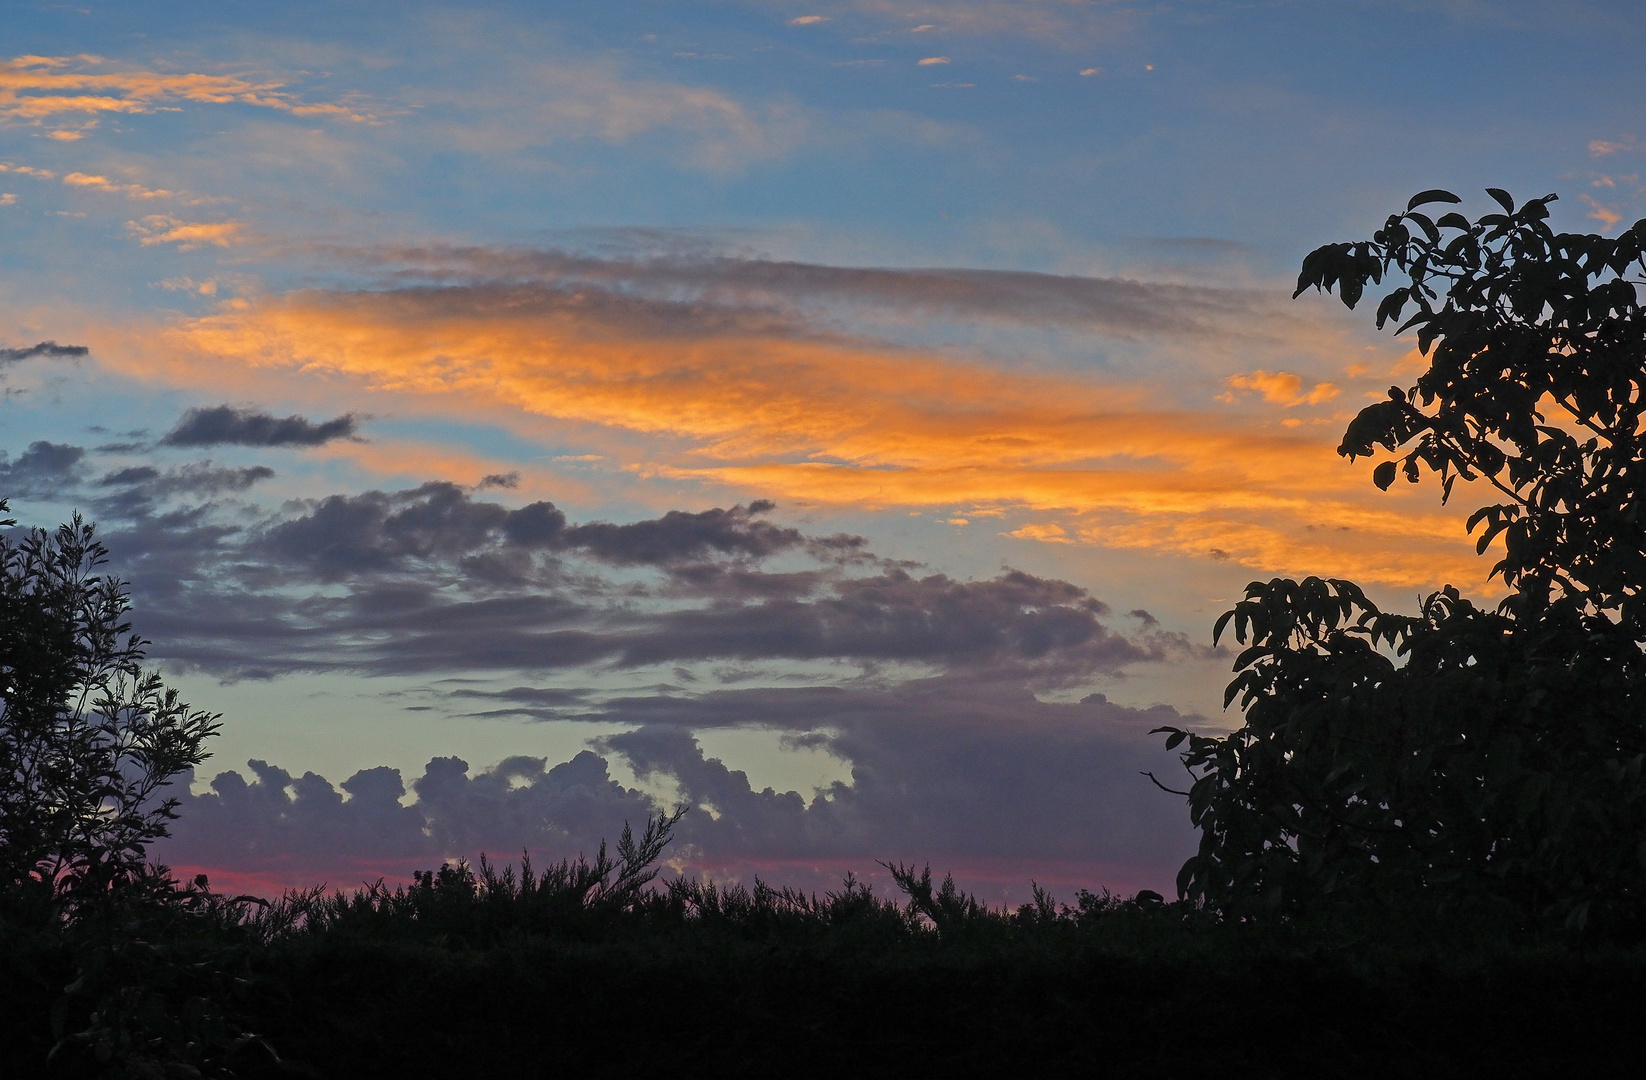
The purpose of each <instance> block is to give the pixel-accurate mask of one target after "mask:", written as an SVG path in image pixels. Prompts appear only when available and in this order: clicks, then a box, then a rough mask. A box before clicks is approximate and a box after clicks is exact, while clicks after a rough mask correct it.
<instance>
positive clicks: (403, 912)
mask: <svg viewBox="0 0 1646 1080" xmlns="http://www.w3.org/2000/svg"><path fill="white" fill-rule="evenodd" d="M667 830H668V823H667V822H658V821H654V822H652V823H651V824H650V827H649V828H648V830H647V831H646V833H645V835H644V836H643V837H642V838H640V839H639V840H634V841H631V842H630V843H629V844H624V845H620V850H619V857H618V858H616V859H607V858H605V857H604V852H602V853H600V855H599V856H597V857H596V859H595V860H594V861H593V862H589V861H585V860H582V859H578V860H575V861H568V862H563V863H559V864H555V865H551V866H549V867H548V868H547V869H546V870H544V871H542V872H537V871H534V870H533V869H532V868H531V867H530V865H529V863H523V864H522V865H521V866H520V867H519V868H516V867H513V866H508V867H504V868H502V869H498V868H497V867H495V866H493V865H491V864H490V863H488V862H482V863H481V864H480V866H479V867H478V869H477V870H475V869H471V868H470V867H468V866H466V865H462V864H458V865H448V866H444V867H441V868H440V869H438V870H435V871H433V872H430V873H426V874H419V875H418V876H417V879H416V881H415V882H414V883H413V884H411V885H409V886H402V887H397V888H392V889H391V888H386V887H383V886H381V885H379V886H375V887H370V888H365V889H360V890H355V891H353V892H338V893H331V894H326V893H323V892H321V891H319V890H314V891H310V892H300V893H291V894H288V895H287V896H286V897H284V898H282V899H280V900H278V901H273V902H267V901H254V900H250V899H247V898H238V899H237V898H228V897H224V896H221V895H218V894H215V893H213V892H211V891H210V890H209V889H206V888H205V887H204V883H203V882H197V883H191V884H188V885H179V884H176V883H168V882H166V881H165V880H164V879H163V878H158V877H151V878H149V879H147V881H146V882H139V883H136V884H134V886H133V887H132V888H131V890H130V891H128V892H127V893H126V894H124V895H123V896H122V897H121V898H119V899H118V900H113V901H110V902H108V903H106V904H104V905H103V907H102V909H101V910H100V911H99V912H98V914H97V915H96V916H95V917H87V918H84V919H82V920H79V921H77V922H75V923H74V924H72V925H71V926H69V927H68V928H67V929H66V930H65V928H64V927H63V926H62V925H61V924H60V923H57V922H53V921H51V920H49V919H48V918H45V917H44V916H45V915H46V913H45V912H42V911H35V912H33V913H32V917H30V913H27V912H22V911H19V910H17V909H16V908H11V909H8V910H7V911H6V912H5V915H4V917H3V918H0V957H3V958H4V959H3V960H0V963H3V964H4V965H5V970H4V972H3V979H0V986H3V987H4V990H3V991H0V993H3V1000H0V1017H3V1018H4V1020H3V1024H4V1030H0V1045H3V1046H4V1047H6V1048H7V1049H6V1050H5V1051H4V1054H5V1056H6V1058H7V1059H8V1061H9V1068H8V1069H7V1070H6V1071H7V1073H8V1074H26V1075H39V1076H64V1077H74V1076H179V1077H181V1076H198V1075H218V1076H229V1075H237V1076H245V1077H279V1076H291V1077H305V1076H306V1077H395V1078H406V1077H425V1076H427V1077H435V1076H440V1077H445V1076H453V1075H487V1076H497V1077H546V1076H558V1075H581V1076H634V1075H640V1074H643V1073H649V1072H656V1071H666V1072H668V1073H669V1074H672V1075H679V1076H706V1075H714V1076H769V1075H777V1076H794V1077H811V1076H818V1077H822V1076H829V1077H833V1076H841V1075H860V1076H908V1075H917V1076H926V1075H956V1076H1019V1075H1031V1074H1044V1075H1050V1076H1061V1075H1076V1074H1079V1075H1125V1076H1132V1075H1142V1074H1148V1075H1161V1076H1185V1077H1198V1076H1206V1077H1212V1076H1217V1077H1227V1076H1230V1075H1252V1076H1274V1077H1287V1076H1297V1077H1318V1076H1322V1075H1346V1076H1347V1075H1353V1076H1367V1075H1380V1076H1382V1075H1387V1076H1394V1077H1399V1076H1461V1075H1471V1076H1478V1075H1488V1074H1489V1075H1494V1076H1505V1077H1509V1076H1540V1077H1552V1076H1578V1075H1582V1076H1594V1075H1612V1074H1620V1073H1622V1072H1623V1071H1624V1070H1625V1068H1628V1067H1631V1066H1632V1065H1633V1062H1634V1058H1635V1056H1636V1055H1635V1054H1634V1052H1633V1050H1632V1049H1630V1046H1631V1044H1632V1040H1630V1039H1625V1038H1622V1037H1620V1036H1621V1035H1622V1033H1625V1032H1628V1031H1630V1030H1632V1025H1633V1021H1634V1019H1635V1012H1636V1011H1637V1002H1638V1000H1639V997H1638V995H1639V992H1640V990H1641V989H1642V988H1643V987H1646V951H1643V950H1642V949H1641V948H1639V947H1627V946H1616V945H1612V946H1597V947H1591V948H1586V949H1585V948H1573V947H1572V943H1571V942H1570V941H1569V940H1567V939H1563V938H1559V937H1555V938H1550V937H1540V936H1536V935H1527V934H1525V933H1524V932H1523V930H1522V928H1520V927H1518V926H1516V925H1514V924H1513V923H1510V922H1504V921H1497V922H1494V921H1493V920H1491V919H1489V918H1482V917H1480V916H1479V915H1471V916H1469V917H1467V918H1459V919H1455V920H1450V921H1443V922H1439V923H1437V922H1435V921H1434V920H1432V919H1427V918H1425V919H1421V920H1411V921H1407V920H1404V919H1403V918H1402V917H1401V913H1399V912H1389V911H1373V910H1364V911H1351V910H1348V909H1339V910H1338V911H1337V912H1336V913H1335V915H1334V916H1333V917H1331V918H1326V917H1316V918H1313V919H1310V920H1288V921H1284V922H1246V923H1231V922H1229V921H1226V920H1222V919H1219V918H1218V917H1217V915H1216V914H1215V913H1214V912H1211V911H1209V910H1207V909H1206V908H1204V907H1199V906H1196V905H1194V904H1191V903H1186V902H1178V903H1167V902H1164V901H1163V900H1162V899H1161V898H1160V897H1158V896H1155V895H1153V894H1148V893H1144V894H1140V895H1139V896H1138V897H1133V898H1125V899H1123V898H1119V897H1115V896H1112V895H1109V894H1106V893H1098V894H1093V893H1089V892H1083V893H1081V894H1079V895H1078V897H1077V898H1075V902H1074V903H1073V904H1058V903H1056V902H1055V901H1054V900H1053V898H1051V897H1049V896H1047V895H1045V894H1044V893H1037V894H1036V898H1035V902H1034V903H1031V904H1025V905H1023V906H1021V907H1019V908H1017V909H1015V910H1009V909H1004V908H997V909H991V908H988V907H986V906H985V905H983V904H980V903H978V902H977V901H976V900H975V899H973V898H971V897H969V896H967V895H965V894H964V893H963V892H961V891H960V890H959V889H957V888H956V887H955V885H954V883H953V882H952V881H950V880H947V879H945V880H944V881H942V882H941V883H936V882H934V881H933V880H932V878H931V876H930V874H929V872H925V871H922V872H921V873H915V872H914V870H913V869H912V868H908V867H893V868H892V869H893V870H894V873H895V876H896V880H897V884H898V886H899V894H898V895H897V896H885V895H879V894H877V893H875V891H874V890H873V889H871V888H870V887H867V886H865V885H862V884H860V883H858V882H856V881H854V880H852V879H851V878H848V879H847V880H846V881H845V882H844V883H843V884H842V886H841V887H840V888H839V889H838V890H835V891H832V892H829V893H826V894H824V895H822V896H815V895H804V894H801V893H797V892H795V891H792V890H787V889H775V888H771V887H768V886H766V885H764V884H760V883H756V884H755V885H754V886H753V887H752V888H746V887H744V886H742V885H732V886H729V887H721V886H717V885H714V884H712V883H705V882H703V881H700V880H694V879H677V880H671V881H667V882H662V883H652V882H651V881H650V878H651V875H652V874H654V873H655V864H654V863H650V862H647V861H646V859H647V856H648V855H655V854H656V853H657V852H658V851H660V850H661V845H662V843H664V842H666V841H667V835H668V832H667ZM648 886H650V887H648ZM54 1048H55V1051H54ZM1626 1063H1627V1064H1626Z"/></svg>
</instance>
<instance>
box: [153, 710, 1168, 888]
mask: <svg viewBox="0 0 1646 1080" xmlns="http://www.w3.org/2000/svg"><path fill="white" fill-rule="evenodd" d="M739 698H742V699H744V700H737V701H733V700H728V699H739ZM717 699H718V700H717ZM671 701H672V704H674V705H676V706H678V707H679V708H678V710H677V712H676V715H675V717H674V719H675V720H676V722H675V723H663V722H649V723H642V724H641V726H638V727H636V728H634V729H633V730H630V731H627V732H624V733H622V734H619V735H611V736H606V737H604V738H602V739H599V740H596V741H595V743H594V749H591V750H585V751H583V752H581V753H579V754H578V755H576V756H575V757H574V758H572V759H571V760H570V761H566V762H562V763H559V764H554V765H550V764H549V763H548V762H547V761H546V760H545V759H542V758H526V757H515V758H509V759H506V760H504V761H502V762H499V763H498V764H496V765H494V766H492V767H490V768H486V769H482V770H478V771H475V770H472V769H471V766H470V765H469V763H467V762H465V761H462V760H460V759H458V758H453V757H442V758H435V759H434V760H432V761H430V762H429V763H428V765H427V766H426V767H425V769H424V772H423V775H422V776H420V777H418V778H416V779H414V780H413V781H412V782H411V784H410V791H409V792H408V790H407V786H406V783H405V780H404V778H402V776H401V775H400V773H399V772H398V771H397V770H394V769H388V768H376V769H367V770H363V771H361V772H358V773H356V774H355V775H354V776H352V777H349V778H348V779H347V780H344V781H343V782H342V783H341V784H337V785H334V784H333V783H331V782H330V781H328V780H326V779H325V778H322V777H320V776H317V775H315V774H313V773H308V774H305V775H303V776H300V777H293V776H292V775H290V774H289V773H287V772H285V771H284V770H282V769H280V768H278V767H277V766H275V765H271V764H269V763H266V762H261V761H254V762H251V763H250V773H251V776H250V779H248V778H247V777H246V776H244V775H242V774H241V773H240V772H239V771H230V772H224V773H220V774H218V775H217V776H216V778H215V779H214V780H213V781H212V785H211V788H212V790H211V791H210V792H209V793H207V794H203V795H199V796H189V797H187V798H186V799H185V801H184V806H183V817H182V819H181V821H180V822H179V823H178V825H177V827H176V835H175V836H174V838H173V839H171V840H169V841H166V842H164V843H163V844H162V845H160V846H159V847H158V848H157V849H156V854H157V855H158V856H159V857H160V858H162V859H164V860H166V861H168V862H169V863H171V864H172V865H173V866H174V867H178V868H185V869H188V870H190V871H192V870H193V869H196V868H204V869H205V870H206V871H207V872H208V873H210V874H211V875H212V876H213V878H214V880H217V881H218V882H219V884H220V885H233V886H238V887H246V888H250V889H252V890H254V891H256V890H261V891H264V892H269V891H277V890H279V889H280V888H284V887H288V886H304V885H311V884H318V883H321V882H325V883H327V884H330V885H332V886H334V887H346V886H353V885H356V884H358V883H360V882H362V881H369V880H374V879H376V878H377V877H384V878H386V879H389V880H391V881H392V880H404V879H406V878H408V877H409V876H410V873H411V872H412V871H413V870H418V869H427V868H430V867H433V866H435V865H438V864H439V863H440V862H441V861H442V860H445V859H450V858H459V857H466V858H469V859H470V860H473V859H475V858H477V857H478V856H479V855H480V854H481V853H482V852H485V853H487V854H488V855H489V856H490V857H492V858H493V859H494V860H510V859H514V858H518V856H519V854H520V852H521V851H523V850H525V851H529V852H530V853H531V855H532V857H533V859H534V860H535V861H536V862H537V863H538V864H539V865H541V864H542V863H543V862H545V861H548V860H550V859H558V858H561V857H565V856H568V855H576V854H577V853H578V852H585V853H589V854H592V853H593V852H594V850H595V849H596V848H597V847H598V846H599V843H600V841H601V839H603V838H604V839H607V840H615V839H616V837H617V836H618V834H619V833H620V832H621V831H622V827H623V824H624V823H625V822H630V823H634V824H636V825H638V824H639V823H640V822H641V821H643V820H644V819H645V817H646V816H647V815H648V814H651V813H656V812H658V811H661V810H663V809H666V807H665V806H664V805H663V804H662V803H661V802H660V801H659V800H658V799H656V798H655V797H653V796H652V795H650V794H648V793H646V792H645V791H642V790H637V789H634V788H627V787H624V786H623V785H622V784H620V783H619V782H617V781H616V780H614V779H613V778H612V775H611V763H612V762H613V760H614V759H621V761H622V762H623V763H624V764H626V765H627V766H628V767H629V769H630V770H632V771H633V772H634V774H635V775H637V776H638V777H640V778H641V780H642V782H644V783H647V784H648V786H653V785H655V786H656V787H662V788H666V789H670V790H673V791H675V792H677V793H678V797H679V799H680V800H681V802H682V803H684V804H685V805H687V806H689V807H692V810H691V812H690V813H688V814H687V816H686V819H685V820H684V821H683V822H682V824H681V826H680V829H679V832H678V839H677V840H676V843H675V845H674V847H673V848H672V849H671V851H670V852H669V855H668V858H669V860H670V864H671V867H672V870H673V871H674V872H681V873H688V874H690V873H704V874H708V875H710V876H713V877H715V878H717V879H721V880H725V879H738V880H743V881H750V880H752V879H753V877H755V876H757V875H758V876H760V877H762V878H764V879H766V880H768V881H772V882H775V883H781V884H788V885H797V886H800V887H803V888H810V889H822V888H829V887H833V886H834V885H837V884H838V882H839V879H840V876H841V875H842V874H843V873H845V872H846V871H848V870H850V871H854V872H856V873H857V874H858V875H859V877H867V878H869V879H871V880H876V879H883V878H884V874H883V871H881V869H880V867H879V866H877V864H876V860H903V861H911V860H912V861H915V862H920V863H925V862H930V863H931V864H932V866H933V868H934V869H935V870H937V871H939V872H950V871H952V872H953V873H954V874H955V875H956V878H957V879H958V880H960V881H962V883H963V884H965V885H966V886H967V887H968V888H971V889H974V890H975V891H977V892H978V893H979V894H980V895H982V896H984V897H986V898H988V899H990V900H991V901H995V902H1021V901H1023V900H1025V899H1027V896H1028V891H1029V888H1030V880H1031V879H1033V880H1035V881H1038V882H1039V883H1040V884H1041V885H1043V886H1049V887H1052V888H1053V889H1054V890H1061V891H1062V893H1063V894H1064V896H1065V897H1070V896H1072V893H1073V890H1074V889H1076V888H1093V889H1095V888H1099V887H1108V888H1110V889H1114V890H1116V891H1128V892H1129V891H1135V890H1137V889H1139V888H1154V889H1156V890H1159V891H1162V892H1170V890H1171V885H1172V881H1173V879H1174V877H1175V875H1176V872H1177V869H1178V867H1179V866H1180V865H1181V864H1182V861H1183V859H1184V858H1186V857H1187V856H1188V854H1189V853H1190V852H1191V850H1192V847H1193V843H1194V837H1193V834H1192V831H1191V830H1190V828H1189V826H1188V822H1187V814H1186V812H1185V809H1184V807H1183V805H1182V803H1181V801H1180V800H1178V799H1175V798H1173V797H1171V796H1169V795H1166V794H1164V793H1162V792H1160V791H1158V790H1157V789H1156V788H1154V786H1153V785H1152V784H1150V782H1149V781H1148V779H1147V778H1146V777H1143V776H1141V775H1140V772H1141V771H1142V770H1154V771H1156V772H1160V771H1161V770H1162V769H1164V768H1168V767H1170V766H1171V764H1172V759H1171V757H1170V756H1169V755H1167V754H1165V753H1164V752H1163V751H1162V750H1161V748H1160V743H1159V741H1158V737H1151V736H1149V735H1148V734H1147V732H1148V730H1149V728H1151V727H1154V726H1157V725H1159V724H1163V723H1173V722H1176V721H1177V720H1178V719H1179V717H1178V716H1177V714H1176V713H1175V712H1173V711H1172V710H1170V709H1168V708H1165V707H1160V708H1156V709H1152V710H1135V709H1128V708H1123V707H1120V706H1117V705H1113V704H1111V703H1109V702H1107V701H1104V700H1101V698H1100V696H1094V697H1092V698H1090V699H1088V700H1086V701H1084V702H1079V703H1072V704H1047V703H1044V702H1040V701H1037V700H1035V699H1034V697H1033V696H1032V695H1029V694H1027V693H1026V692H1022V691H1015V692H1013V691H1008V690H1003V689H997V690H995V691H993V692H979V690H978V688H977V687H975V686H962V685H953V684H949V683H948V682H946V680H942V679H938V680H927V681H924V682H922V683H921V684H919V685H913V686H905V687H902V688H899V689H898V690H894V691H855V692H854V691H784V690H775V691H774V690H757V691H722V692H718V693H717V694H714V695H705V696H703V697H700V698H696V699H687V698H684V697H676V698H673V699H671ZM659 704H660V703H657V702H652V703H649V706H650V708H651V709H653V710H655V708H656V707H657V705H659ZM694 710H695V711H694ZM646 711H647V709H645V708H641V709H636V708H634V707H633V705H632V704H628V703H616V704H614V705H612V706H610V707H608V709H607V710H606V713H605V716H606V718H607V719H617V718H620V717H625V716H628V717H632V718H635V719H639V718H640V717H641V716H642V715H644V713H645V712H646ZM703 711H714V712H716V713H717V714H718V715H719V716H720V717H721V719H722V720H723V719H724V718H725V715H726V713H727V712H731V713H732V714H734V715H736V716H763V717H765V718H767V720H768V722H769V723H771V724H772V725H774V726H781V727H788V728H790V729H792V731H793V732H794V735H793V738H794V741H795V742H797V743H799V744H802V745H808V746H813V747H819V748H823V749H826V750H828V751H829V752H830V753H832V754H834V755H836V756H838V757H840V758H842V759H844V760H846V761H848V762H850V765H851V780H850V781H849V782H836V783H834V784H832V785H831V786H829V787H828V788H824V789H820V790H817V791H814V792H810V793H804V794H803V793H800V792H795V791H785V792H779V791H775V790H773V789H772V788H769V787H768V788H764V789H762V790H758V791H757V790H755V789H754V787H753V786H752V785H751V784H750V782H749V779H748V776H747V775H746V774H745V773H744V772H742V771H740V770H737V769H732V768H729V767H728V766H727V765H725V764H724V763H723V762H722V761H720V760H719V759H717V758H713V757H707V756H706V755H705V754H704V752H703V749H702V747H701V746H700V745H699V743H698V741H697V739H696V738H695V737H694V735H693V734H692V727H693V726H694V725H695V723H696V721H698V720H700V719H701V718H702V717H701V712H703ZM819 724H827V725H829V726H828V727H821V726H818V725H819ZM408 793H409V794H410V795H412V796H414V797H415V798H414V799H413V801H411V802H410V804H409V805H402V803H401V799H402V797H403V796H405V795H407V794H408Z"/></svg>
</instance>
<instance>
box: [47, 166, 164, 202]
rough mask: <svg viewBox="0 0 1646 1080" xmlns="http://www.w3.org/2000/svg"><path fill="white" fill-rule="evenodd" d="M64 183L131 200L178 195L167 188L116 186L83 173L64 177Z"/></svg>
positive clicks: (99, 177) (106, 178)
mask: <svg viewBox="0 0 1646 1080" xmlns="http://www.w3.org/2000/svg"><path fill="white" fill-rule="evenodd" d="M63 183H65V184H69V185H71V186H73V187H83V188H91V189H92V190H93V191H107V192H111V193H113V194H116V195H124V196H126V197H127V198H129V199H169V198H171V197H172V196H174V195H176V194H177V193H176V192H175V191H167V190H166V189H165V188H146V187H144V186H143V185H142V184H116V183H115V182H114V181H112V180H110V179H109V178H108V177H106V176H90V175H87V174H86V173H82V172H71V173H69V174H68V175H67V176H65V177H63Z"/></svg>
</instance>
